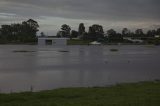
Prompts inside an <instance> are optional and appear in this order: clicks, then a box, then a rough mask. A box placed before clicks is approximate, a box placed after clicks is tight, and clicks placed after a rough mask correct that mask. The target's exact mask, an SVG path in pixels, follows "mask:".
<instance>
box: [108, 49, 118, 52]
mask: <svg viewBox="0 0 160 106" xmlns="http://www.w3.org/2000/svg"><path fill="white" fill-rule="evenodd" d="M110 51H111V52H118V49H110Z"/></svg>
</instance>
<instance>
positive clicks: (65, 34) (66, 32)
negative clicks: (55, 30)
mask: <svg viewBox="0 0 160 106" xmlns="http://www.w3.org/2000/svg"><path fill="white" fill-rule="evenodd" d="M61 30H62V32H63V35H62V36H63V37H70V31H71V27H70V26H69V25H67V24H63V25H62V26H61Z"/></svg>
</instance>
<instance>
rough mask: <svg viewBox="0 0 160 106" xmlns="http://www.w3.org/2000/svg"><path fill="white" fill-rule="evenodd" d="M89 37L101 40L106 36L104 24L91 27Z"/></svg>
mask: <svg viewBox="0 0 160 106" xmlns="http://www.w3.org/2000/svg"><path fill="white" fill-rule="evenodd" d="M88 35H89V38H90V39H91V40H99V39H103V38H104V31H103V26H101V25H98V24H94V25H92V26H90V27H89V31H88Z"/></svg>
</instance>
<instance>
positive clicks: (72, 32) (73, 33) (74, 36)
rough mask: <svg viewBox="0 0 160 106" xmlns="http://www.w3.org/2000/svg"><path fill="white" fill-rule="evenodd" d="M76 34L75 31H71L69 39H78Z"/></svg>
mask: <svg viewBox="0 0 160 106" xmlns="http://www.w3.org/2000/svg"><path fill="white" fill-rule="evenodd" d="M78 34H79V33H78V32H77V31H75V30H72V31H71V38H77V37H78Z"/></svg>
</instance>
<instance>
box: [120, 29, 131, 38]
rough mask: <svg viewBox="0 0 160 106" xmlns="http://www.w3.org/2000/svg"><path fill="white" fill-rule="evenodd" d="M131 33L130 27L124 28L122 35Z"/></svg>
mask: <svg viewBox="0 0 160 106" xmlns="http://www.w3.org/2000/svg"><path fill="white" fill-rule="evenodd" d="M129 34H130V30H129V29H128V28H123V30H122V35H123V36H129Z"/></svg>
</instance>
